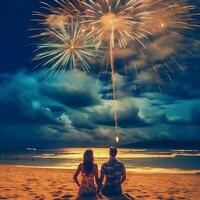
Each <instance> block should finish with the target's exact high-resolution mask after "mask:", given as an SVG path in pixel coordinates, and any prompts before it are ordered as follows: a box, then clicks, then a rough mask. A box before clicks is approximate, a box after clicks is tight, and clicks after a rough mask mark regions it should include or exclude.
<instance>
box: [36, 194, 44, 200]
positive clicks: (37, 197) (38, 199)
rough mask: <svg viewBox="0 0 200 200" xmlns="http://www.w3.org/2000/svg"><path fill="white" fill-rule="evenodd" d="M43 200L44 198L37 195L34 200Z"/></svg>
mask: <svg viewBox="0 0 200 200" xmlns="http://www.w3.org/2000/svg"><path fill="white" fill-rule="evenodd" d="M44 199H45V196H43V195H42V196H40V195H37V196H35V200H44Z"/></svg>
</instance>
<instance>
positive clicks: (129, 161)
mask: <svg viewBox="0 0 200 200" xmlns="http://www.w3.org/2000/svg"><path fill="white" fill-rule="evenodd" d="M93 150H94V157H95V162H96V163H97V164H99V166H100V165H101V164H102V163H103V162H105V161H106V160H108V158H109V150H108V149H106V148H93ZM84 151H85V148H63V149H47V150H38V149H31V148H28V149H26V150H25V151H19V152H16V151H11V150H10V151H6V152H0V164H15V165H24V166H36V167H54V168H65V169H75V168H76V167H77V165H78V164H79V163H80V162H82V156H83V152H84ZM118 159H119V160H121V161H122V162H124V163H125V165H126V168H127V170H129V171H135V172H171V173H172V172H173V173H174V172H175V173H178V172H181V173H183V172H184V173H185V172H186V171H187V173H197V172H200V151H199V150H164V151H160V150H146V149H119V153H118Z"/></svg>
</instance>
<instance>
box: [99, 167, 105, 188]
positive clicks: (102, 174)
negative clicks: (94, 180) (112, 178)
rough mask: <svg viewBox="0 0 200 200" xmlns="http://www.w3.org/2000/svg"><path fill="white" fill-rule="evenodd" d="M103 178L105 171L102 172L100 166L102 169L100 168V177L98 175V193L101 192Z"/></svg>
mask: <svg viewBox="0 0 200 200" xmlns="http://www.w3.org/2000/svg"><path fill="white" fill-rule="evenodd" d="M104 177H105V171H104V167H103V166H102V167H101V175H100V179H99V188H98V191H100V190H101V187H102V184H103V180H104Z"/></svg>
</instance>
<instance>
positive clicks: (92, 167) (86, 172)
mask: <svg viewBox="0 0 200 200" xmlns="http://www.w3.org/2000/svg"><path fill="white" fill-rule="evenodd" d="M80 173H81V174H82V180H81V184H80V183H79V181H78V175H79V174H80ZM74 182H75V183H76V184H77V185H78V186H79V195H80V196H85V195H86V196H96V195H97V189H96V186H95V182H96V185H98V166H97V164H94V157H93V151H92V150H91V149H88V150H86V151H85V152H84V155H83V163H81V164H80V165H79V166H78V168H77V170H76V172H75V174H74Z"/></svg>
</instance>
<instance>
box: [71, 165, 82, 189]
mask: <svg viewBox="0 0 200 200" xmlns="http://www.w3.org/2000/svg"><path fill="white" fill-rule="evenodd" d="M81 169H82V164H80V165H79V166H78V168H77V170H76V172H75V173H74V177H73V178H74V182H75V183H76V185H78V187H80V183H79V182H78V178H77V177H78V175H79V174H80V172H81Z"/></svg>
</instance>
